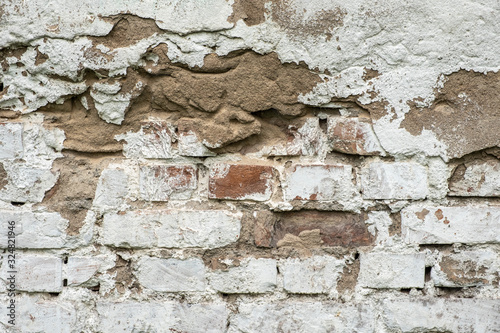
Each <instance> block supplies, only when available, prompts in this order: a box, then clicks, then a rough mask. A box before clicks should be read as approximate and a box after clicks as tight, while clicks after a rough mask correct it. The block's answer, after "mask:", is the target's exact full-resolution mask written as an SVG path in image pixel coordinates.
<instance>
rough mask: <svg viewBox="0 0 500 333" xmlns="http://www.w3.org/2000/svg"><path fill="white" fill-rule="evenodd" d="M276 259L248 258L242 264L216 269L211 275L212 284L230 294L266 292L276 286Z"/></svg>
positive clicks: (216, 288)
mask: <svg viewBox="0 0 500 333" xmlns="http://www.w3.org/2000/svg"><path fill="white" fill-rule="evenodd" d="M277 274H278V272H277V269H276V260H274V259H253V258H251V259H247V260H243V261H242V262H241V263H240V266H237V267H231V268H228V269H226V270H216V271H214V272H212V273H211V274H210V275H209V281H210V286H211V287H212V288H214V289H215V290H217V291H220V292H222V293H228V294H238V293H250V294H258V293H266V292H270V291H273V290H274V288H275V287H276V278H277Z"/></svg>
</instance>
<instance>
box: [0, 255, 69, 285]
mask: <svg viewBox="0 0 500 333" xmlns="http://www.w3.org/2000/svg"><path fill="white" fill-rule="evenodd" d="M7 260H8V257H7V256H6V255H5V256H4V263H3V265H2V269H1V270H2V278H4V279H5V278H6V277H8V276H10V274H9V273H8V271H10V270H11V269H10V268H9V266H8V264H7ZM15 269H16V271H17V273H16V274H15V275H16V290H20V291H28V292H60V291H61V289H62V261H61V259H60V258H56V257H46V256H31V255H26V254H21V255H19V254H18V255H17V256H16V263H15Z"/></svg>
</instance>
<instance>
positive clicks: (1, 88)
mask: <svg viewBox="0 0 500 333" xmlns="http://www.w3.org/2000/svg"><path fill="white" fill-rule="evenodd" d="M2 91H3V82H0V92H2Z"/></svg>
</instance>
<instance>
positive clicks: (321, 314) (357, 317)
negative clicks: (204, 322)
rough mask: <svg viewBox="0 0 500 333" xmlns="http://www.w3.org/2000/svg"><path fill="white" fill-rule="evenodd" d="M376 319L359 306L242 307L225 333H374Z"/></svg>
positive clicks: (293, 304) (297, 304)
mask: <svg viewBox="0 0 500 333" xmlns="http://www.w3.org/2000/svg"><path fill="white" fill-rule="evenodd" d="M375 318H376V314H375V313H374V311H373V309H372V308H371V307H370V306H368V305H365V304H362V303H360V304H349V305H347V304H341V303H334V302H321V303H320V302H292V301H290V300H286V301H285V302H282V303H271V302H265V303H264V302H262V303H257V302H256V303H243V304H240V306H239V307H238V312H237V313H236V314H235V315H234V317H232V318H231V325H230V327H229V330H228V332H229V333H236V332H247V333H254V332H255V333H261V332H290V333H291V332H301V333H302V332H303V333H327V332H345V333H350V332H375Z"/></svg>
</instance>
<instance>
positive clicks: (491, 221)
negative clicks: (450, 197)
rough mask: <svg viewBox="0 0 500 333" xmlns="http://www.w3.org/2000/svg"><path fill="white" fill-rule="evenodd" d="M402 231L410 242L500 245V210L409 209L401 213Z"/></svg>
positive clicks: (486, 208) (440, 207)
mask: <svg viewBox="0 0 500 333" xmlns="http://www.w3.org/2000/svg"><path fill="white" fill-rule="evenodd" d="M401 232H402V235H403V237H404V239H405V241H406V242H408V243H419V244H453V243H467V244H478V243H499V242H500V208H496V207H476V206H469V207H442V206H439V207H428V206H425V207H420V206H414V207H409V208H405V209H404V210H403V211H402V212H401Z"/></svg>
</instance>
